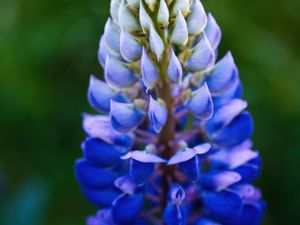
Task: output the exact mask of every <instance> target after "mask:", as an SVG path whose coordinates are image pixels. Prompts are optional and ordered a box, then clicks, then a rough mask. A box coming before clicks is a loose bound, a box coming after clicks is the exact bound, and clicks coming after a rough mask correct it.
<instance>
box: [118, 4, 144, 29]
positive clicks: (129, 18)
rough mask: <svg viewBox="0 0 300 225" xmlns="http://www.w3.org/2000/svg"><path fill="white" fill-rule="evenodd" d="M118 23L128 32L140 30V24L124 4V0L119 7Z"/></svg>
mask: <svg viewBox="0 0 300 225" xmlns="http://www.w3.org/2000/svg"><path fill="white" fill-rule="evenodd" d="M119 25H120V26H121V27H123V28H124V29H126V30H127V31H128V32H134V31H137V30H140V28H141V27H140V25H139V23H138V21H137V19H136V18H135V16H134V15H133V14H132V13H131V12H130V10H129V9H128V6H127V5H126V0H122V2H121V5H120V9H119Z"/></svg>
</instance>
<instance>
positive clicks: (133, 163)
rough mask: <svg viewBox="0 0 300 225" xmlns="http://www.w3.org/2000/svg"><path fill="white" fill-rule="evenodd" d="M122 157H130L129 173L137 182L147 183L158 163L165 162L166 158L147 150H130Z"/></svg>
mask: <svg viewBox="0 0 300 225" xmlns="http://www.w3.org/2000/svg"><path fill="white" fill-rule="evenodd" d="M122 159H129V160H130V161H129V164H130V165H129V175H130V177H131V179H132V180H133V181H134V182H135V183H137V184H143V183H145V182H146V181H147V180H148V178H149V177H150V176H151V175H152V173H153V170H154V167H155V164H156V163H164V162H165V160H163V159H161V158H160V157H158V156H156V155H153V154H150V153H148V152H146V151H132V152H128V153H127V154H126V155H125V156H123V157H122Z"/></svg>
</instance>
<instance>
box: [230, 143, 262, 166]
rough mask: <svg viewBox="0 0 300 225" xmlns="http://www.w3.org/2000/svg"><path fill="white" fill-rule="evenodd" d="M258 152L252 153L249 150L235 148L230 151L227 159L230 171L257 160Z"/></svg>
mask: <svg viewBox="0 0 300 225" xmlns="http://www.w3.org/2000/svg"><path fill="white" fill-rule="evenodd" d="M258 156H259V155H258V152H255V151H252V150H251V149H247V148H234V149H233V150H232V151H230V153H229V156H228V158H227V163H228V165H229V168H230V169H235V168H237V167H239V166H241V165H243V164H245V163H247V162H248V161H250V160H252V159H254V158H257V157H258Z"/></svg>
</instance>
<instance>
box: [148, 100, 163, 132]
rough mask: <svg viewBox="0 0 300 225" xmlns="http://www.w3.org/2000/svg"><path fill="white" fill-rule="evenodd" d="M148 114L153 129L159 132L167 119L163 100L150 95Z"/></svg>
mask: <svg viewBox="0 0 300 225" xmlns="http://www.w3.org/2000/svg"><path fill="white" fill-rule="evenodd" d="M148 116H149V119H150V122H151V125H152V127H153V129H154V131H155V132H156V133H160V131H161V130H162V128H163V127H164V126H165V124H166V122H167V119H168V111H167V109H166V104H165V102H164V101H163V100H161V99H159V100H158V101H156V100H154V99H153V98H152V97H151V96H150V104H149V112H148Z"/></svg>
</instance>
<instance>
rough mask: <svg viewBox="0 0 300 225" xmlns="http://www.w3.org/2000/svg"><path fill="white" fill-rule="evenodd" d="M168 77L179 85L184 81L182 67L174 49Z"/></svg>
mask: <svg viewBox="0 0 300 225" xmlns="http://www.w3.org/2000/svg"><path fill="white" fill-rule="evenodd" d="M167 75H168V77H169V79H170V80H171V81H172V82H173V83H177V84H179V83H181V81H182V66H181V63H180V61H179V59H178V58H177V56H176V55H175V52H174V50H173V49H171V59H170V63H169V66H168V70H167Z"/></svg>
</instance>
